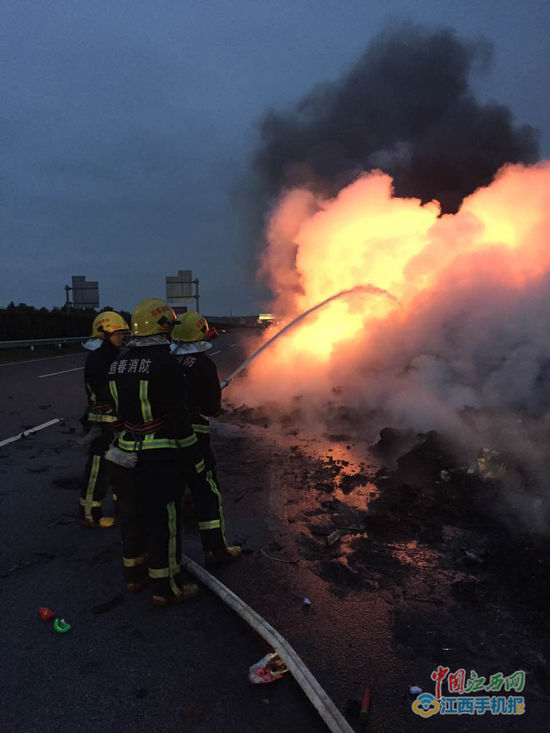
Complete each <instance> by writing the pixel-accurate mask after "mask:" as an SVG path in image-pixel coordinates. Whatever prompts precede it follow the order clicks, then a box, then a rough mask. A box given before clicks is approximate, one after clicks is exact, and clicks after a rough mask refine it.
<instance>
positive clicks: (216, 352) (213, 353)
mask: <svg viewBox="0 0 550 733" xmlns="http://www.w3.org/2000/svg"><path fill="white" fill-rule="evenodd" d="M221 353H222V352H221V351H212V352H211V354H210V356H216V354H221Z"/></svg>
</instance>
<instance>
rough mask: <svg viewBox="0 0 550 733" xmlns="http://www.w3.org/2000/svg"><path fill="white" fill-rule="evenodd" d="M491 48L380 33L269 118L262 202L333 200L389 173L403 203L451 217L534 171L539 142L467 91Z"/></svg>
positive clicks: (419, 33)
mask: <svg viewBox="0 0 550 733" xmlns="http://www.w3.org/2000/svg"><path fill="white" fill-rule="evenodd" d="M490 57H491V46H490V45H489V44H488V43H486V42H476V43H468V42H465V41H463V40H461V39H459V38H458V37H457V36H456V34H455V33H454V32H453V31H452V30H426V29H423V28H420V27H415V26H412V27H411V26H409V27H407V28H405V27H404V26H401V27H400V28H399V29H397V30H395V29H389V30H386V31H384V32H383V33H381V34H379V35H378V36H377V37H376V38H375V39H374V41H373V42H372V43H371V44H370V45H369V47H368V48H367V50H366V51H365V53H364V54H363V56H362V57H361V58H360V60H359V61H358V62H357V64H356V65H355V66H354V67H353V68H352V69H351V71H349V72H348V73H347V74H346V75H344V76H343V77H342V78H341V79H340V80H338V81H337V82H335V83H331V84H325V85H323V86H319V87H317V88H316V89H314V91H313V92H311V93H310V94H308V96H306V97H305V98H304V99H303V100H302V101H301V102H300V103H299V104H298V105H297V106H296V107H295V108H294V109H293V110H292V111H291V112H289V113H278V112H274V111H270V112H269V113H267V114H266V115H265V116H264V118H263V120H262V123H261V144H260V147H259V149H258V150H257V152H256V155H255V163H256V167H257V169H258V170H259V172H260V174H261V177H262V180H263V183H264V186H265V191H264V193H265V194H266V195H267V196H273V195H276V194H277V193H278V192H279V191H280V190H281V189H282V188H286V187H290V186H295V185H306V186H308V187H309V188H313V189H314V190H316V191H321V192H323V193H327V194H329V195H330V194H334V193H335V192H336V191H337V190H339V188H341V187H342V185H345V184H346V183H348V182H349V181H350V180H352V179H353V178H354V177H355V176H356V175H357V174H358V173H359V172H361V171H363V170H368V169H371V168H381V169H383V170H384V171H386V172H388V173H390V174H391V175H392V176H393V178H394V181H395V189H396V193H397V194H398V195H400V196H415V197H419V198H421V199H422V200H423V201H429V200H431V199H434V198H435V199H438V200H440V201H441V202H442V204H443V208H444V210H445V211H454V210H456V208H457V206H458V205H459V203H460V201H461V200H462V199H463V198H464V196H466V195H468V194H469V193H471V192H472V191H474V190H475V189H476V188H477V187H479V186H480V185H484V184H487V183H488V182H489V181H490V180H491V178H492V176H493V175H494V173H495V172H496V170H498V168H499V167H500V166H501V165H502V164H503V163H506V162H525V163H530V162H534V161H535V160H537V158H538V135H537V132H536V131H535V130H534V129H533V128H532V127H530V126H527V125H526V126H523V127H516V126H514V122H513V117H512V114H511V113H510V111H509V110H508V109H507V108H506V107H504V106H501V105H498V104H481V103H480V102H478V101H477V99H476V97H475V95H474V93H473V92H472V89H471V77H472V75H473V73H474V72H475V71H479V70H480V69H483V68H484V67H487V66H488V64H489V62H490Z"/></svg>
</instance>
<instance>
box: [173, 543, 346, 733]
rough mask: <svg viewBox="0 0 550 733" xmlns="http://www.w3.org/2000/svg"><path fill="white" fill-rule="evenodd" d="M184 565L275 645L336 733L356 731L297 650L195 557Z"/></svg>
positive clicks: (274, 647) (293, 674)
mask: <svg viewBox="0 0 550 733" xmlns="http://www.w3.org/2000/svg"><path fill="white" fill-rule="evenodd" d="M182 564H183V566H184V567H185V568H186V570H188V571H189V572H190V573H191V574H192V575H194V576H195V577H196V578H197V579H198V580H199V581H200V582H201V583H203V585H205V586H206V587H207V588H209V589H210V590H211V591H212V592H213V593H215V594H216V595H217V596H218V598H220V599H221V600H222V601H223V602H224V603H226V604H227V605H228V606H229V607H230V608H232V609H233V611H235V613H237V614H238V615H239V616H240V617H241V618H242V619H243V620H244V621H246V623H247V624H248V625H249V626H251V627H252V628H253V629H254V631H256V632H257V633H258V634H259V635H260V636H261V637H262V638H263V639H265V641H267V642H268V643H269V644H271V646H272V647H273V649H274V650H275V652H276V653H277V654H278V655H279V656H280V658H281V659H282V660H283V662H284V663H285V664H286V666H287V667H288V670H289V671H290V673H291V674H292V676H293V677H294V679H295V680H296V682H297V683H298V684H299V685H300V687H301V688H302V690H303V691H304V692H305V694H306V695H307V697H308V699H309V701H310V702H311V703H312V705H313V707H314V708H315V709H316V710H317V712H318V713H319V715H320V716H321V718H322V719H323V720H324V722H325V723H326V725H327V727H328V729H329V730H330V731H332V733H353V728H351V726H350V725H349V724H348V722H347V721H346V719H345V718H344V716H343V715H342V713H341V712H340V711H339V710H338V708H337V707H336V705H335V704H334V703H333V702H332V700H331V699H330V697H329V696H328V695H327V693H326V692H325V691H324V690H323V688H322V687H321V685H320V684H319V683H318V682H317V680H316V679H315V677H314V676H313V675H312V674H311V672H310V671H309V669H308V668H307V667H306V665H305V664H304V662H303V661H302V660H301V659H300V657H299V656H298V654H297V652H296V651H295V649H294V648H293V647H292V646H291V645H290V644H289V643H288V641H287V640H286V639H285V638H284V637H283V636H281V634H279V632H278V631H277V630H276V629H274V628H273V626H271V624H269V623H268V622H267V621H266V620H265V619H264V618H262V616H260V615H259V614H258V613H256V611H254V609H253V608H251V607H250V606H249V605H248V604H247V603H245V602H244V601H243V600H242V599H241V598H239V596H238V595H236V594H235V593H233V591H231V590H229V588H228V587H227V586H225V585H224V584H223V583H221V582H220V581H219V580H218V579H217V578H215V577H214V576H213V575H211V574H210V573H209V572H208V571H207V570H205V569H204V568H203V567H201V566H200V565H197V563H196V562H194V561H193V560H191V558H189V557H187V556H186V555H184V556H183V558H182Z"/></svg>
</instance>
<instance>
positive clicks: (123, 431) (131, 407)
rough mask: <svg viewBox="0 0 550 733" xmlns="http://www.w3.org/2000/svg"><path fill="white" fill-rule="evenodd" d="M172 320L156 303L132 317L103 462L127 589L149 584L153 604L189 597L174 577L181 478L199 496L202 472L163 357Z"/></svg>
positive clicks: (182, 402)
mask: <svg viewBox="0 0 550 733" xmlns="http://www.w3.org/2000/svg"><path fill="white" fill-rule="evenodd" d="M175 323H177V321H176V315H175V313H174V311H173V310H172V309H171V308H170V306H169V305H168V304H167V303H165V302H164V301H162V300H159V299H157V298H150V299H148V300H144V301H143V302H141V303H140V304H139V305H138V306H137V308H136V310H135V311H134V313H133V315H132V324H131V327H132V340H131V341H130V343H129V345H128V347H127V348H126V349H125V350H124V351H123V352H122V353H121V354H120V355H119V357H118V359H117V360H116V361H114V362H113V363H112V364H111V366H110V368H109V388H110V391H111V396H112V400H113V403H114V407H115V411H116V413H117V415H118V417H119V430H120V432H119V433H118V435H117V439H116V441H115V444H114V447H113V448H112V449H111V450H110V451H109V453H108V455H107V457H108V459H109V460H110V461H112V462H113V463H114V464H115V471H116V476H117V479H116V480H117V490H118V491H117V493H118V496H119V516H120V523H121V533H122V552H123V566H124V576H125V581H126V588H127V590H128V591H130V592H132V591H138V590H141V589H142V588H143V587H144V586H145V585H146V584H147V582H150V584H151V588H152V593H153V598H152V602H153V605H154V606H158V607H163V606H169V605H173V604H177V603H180V602H182V601H185V600H188V599H190V598H193V597H194V596H196V595H197V593H198V588H197V586H196V585H195V584H193V583H188V584H185V585H184V584H183V583H182V575H181V565H180V559H181V499H182V495H183V485H182V480H181V476H182V473H183V475H184V477H185V481H186V482H187V483H188V484H189V485H190V486H192V487H193V488H194V490H195V491H200V490H201V487H203V485H204V484H206V471H205V466H204V461H203V460H202V458H201V456H200V453H199V450H198V446H197V438H196V436H195V433H194V432H193V428H192V427H191V420H190V418H189V413H188V410H187V391H186V383H185V380H183V379H182V374H181V368H180V366H179V364H178V362H177V361H176V359H175V358H174V357H173V356H172V355H171V354H170V334H171V331H172V328H173V326H174V324H175Z"/></svg>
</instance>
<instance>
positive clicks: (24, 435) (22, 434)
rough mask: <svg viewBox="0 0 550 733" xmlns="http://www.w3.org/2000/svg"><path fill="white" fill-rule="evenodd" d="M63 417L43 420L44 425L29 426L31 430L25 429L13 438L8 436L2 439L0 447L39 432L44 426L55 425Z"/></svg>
mask: <svg viewBox="0 0 550 733" xmlns="http://www.w3.org/2000/svg"><path fill="white" fill-rule="evenodd" d="M62 421H63V418H62V417H56V418H54V419H53V420H48V422H43V423H42V425H37V426H36V427H35V428H29V430H24V431H23V432H22V433H19V434H18V435H14V436H12V437H11V438H6V439H5V440H2V441H0V448H2V447H3V446H4V445H8V443H15V441H16V440H20V439H21V438H25V437H26V436H27V435H30V434H31V433H37V432H38V431H39V430H44V428H49V427H50V425H55V424H56V423H58V422H62Z"/></svg>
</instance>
